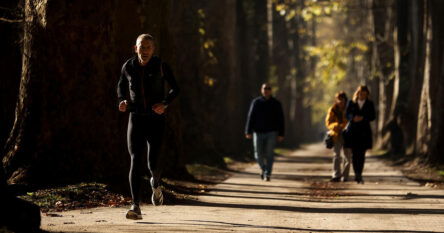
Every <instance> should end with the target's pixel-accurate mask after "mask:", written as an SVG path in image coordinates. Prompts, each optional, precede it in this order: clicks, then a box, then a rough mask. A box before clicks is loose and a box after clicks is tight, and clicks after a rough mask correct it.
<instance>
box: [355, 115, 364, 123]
mask: <svg viewBox="0 0 444 233" xmlns="http://www.w3.org/2000/svg"><path fill="white" fill-rule="evenodd" d="M363 119H364V117H363V116H354V117H353V121H354V122H360V121H362V120H363Z"/></svg>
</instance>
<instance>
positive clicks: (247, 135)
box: [245, 133, 253, 139]
mask: <svg viewBox="0 0 444 233" xmlns="http://www.w3.org/2000/svg"><path fill="white" fill-rule="evenodd" d="M245 138H246V139H252V138H253V135H251V134H248V133H247V134H245Z"/></svg>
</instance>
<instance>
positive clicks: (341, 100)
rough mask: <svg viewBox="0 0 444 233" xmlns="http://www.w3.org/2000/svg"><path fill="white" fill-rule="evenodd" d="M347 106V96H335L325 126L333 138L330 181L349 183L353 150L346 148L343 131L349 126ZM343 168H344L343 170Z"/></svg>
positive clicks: (341, 94) (341, 92) (343, 93)
mask: <svg viewBox="0 0 444 233" xmlns="http://www.w3.org/2000/svg"><path fill="white" fill-rule="evenodd" d="M346 106H347V95H346V94H345V92H343V91H340V92H338V93H336V95H335V103H334V104H333V106H331V107H330V108H329V109H328V113H327V117H326V119H325V125H326V126H327V128H328V129H329V132H328V133H329V134H330V135H331V136H332V137H333V143H334V147H333V152H334V157H333V174H332V178H331V180H330V181H332V182H339V181H341V178H342V181H344V182H345V181H347V180H348V177H349V173H350V164H351V154H352V153H351V150H350V149H349V148H344V147H343V145H344V138H343V137H342V131H343V130H344V128H345V127H346V126H347V123H348V121H347V118H346V115H345V110H346ZM341 149H343V151H344V159H342V157H341ZM341 167H342V168H341Z"/></svg>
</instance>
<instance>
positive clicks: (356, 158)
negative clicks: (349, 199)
mask: <svg viewBox="0 0 444 233" xmlns="http://www.w3.org/2000/svg"><path fill="white" fill-rule="evenodd" d="M365 151H366V149H362V148H352V154H353V157H352V161H353V170H354V171H355V179H356V180H361V179H362V171H363V170H364V163H365Z"/></svg>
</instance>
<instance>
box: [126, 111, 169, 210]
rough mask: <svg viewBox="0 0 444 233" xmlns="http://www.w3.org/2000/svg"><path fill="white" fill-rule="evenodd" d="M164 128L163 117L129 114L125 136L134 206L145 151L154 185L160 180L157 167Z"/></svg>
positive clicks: (136, 199) (138, 200)
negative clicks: (129, 157) (129, 160)
mask: <svg viewBox="0 0 444 233" xmlns="http://www.w3.org/2000/svg"><path fill="white" fill-rule="evenodd" d="M164 128H165V117H164V116H160V115H155V114H154V113H153V114H149V115H139V114H135V113H130V116H129V122H128V134H127V141H128V151H129V154H130V156H131V168H130V172H129V183H130V188H131V196H132V198H133V202H134V203H135V204H139V203H140V183H141V180H142V176H143V171H144V169H143V167H142V161H143V156H144V154H145V151H147V161H148V169H149V170H150V173H151V176H152V177H153V178H154V181H155V185H157V182H158V181H159V179H160V174H159V169H158V167H157V166H158V158H159V152H160V147H161V145H162V136H163V130H164Z"/></svg>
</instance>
